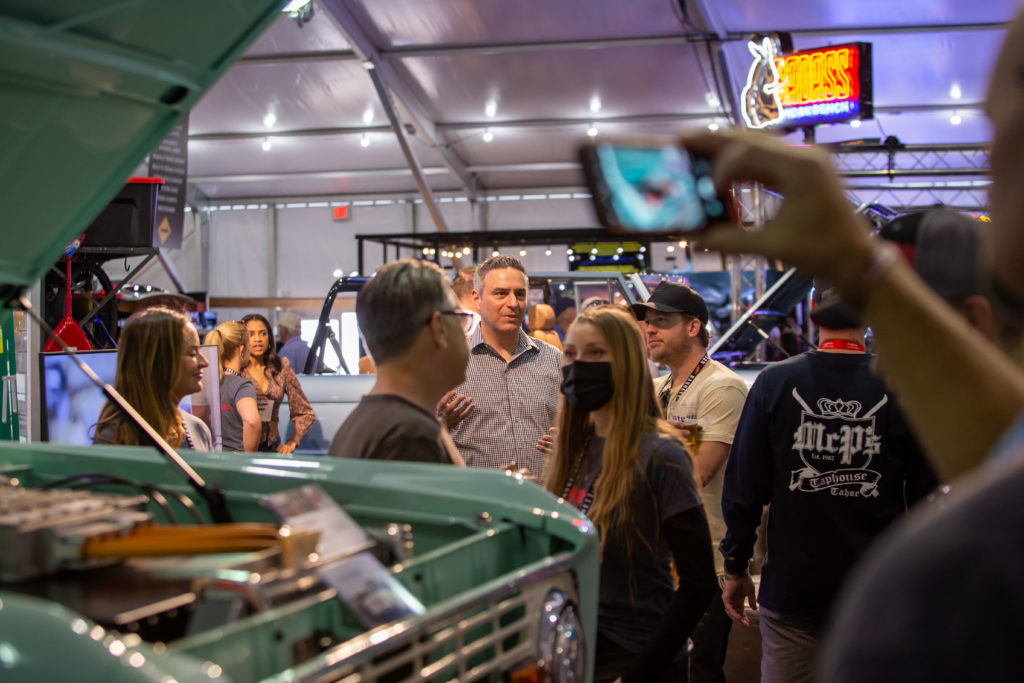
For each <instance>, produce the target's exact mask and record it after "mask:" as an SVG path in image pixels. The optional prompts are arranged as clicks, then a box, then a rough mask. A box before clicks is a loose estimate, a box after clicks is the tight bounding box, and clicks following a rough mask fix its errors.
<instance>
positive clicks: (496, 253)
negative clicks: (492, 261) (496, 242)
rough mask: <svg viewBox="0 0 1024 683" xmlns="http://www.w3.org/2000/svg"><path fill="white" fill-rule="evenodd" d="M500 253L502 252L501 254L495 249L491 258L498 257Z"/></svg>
mask: <svg viewBox="0 0 1024 683" xmlns="http://www.w3.org/2000/svg"><path fill="white" fill-rule="evenodd" d="M500 253H501V252H499V251H498V250H497V249H495V250H494V251H492V252H491V256H498V255H499V254H500Z"/></svg>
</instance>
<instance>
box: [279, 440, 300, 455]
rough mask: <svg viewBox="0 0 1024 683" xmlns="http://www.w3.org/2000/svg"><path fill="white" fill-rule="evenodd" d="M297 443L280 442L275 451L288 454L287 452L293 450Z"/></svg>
mask: <svg viewBox="0 0 1024 683" xmlns="http://www.w3.org/2000/svg"><path fill="white" fill-rule="evenodd" d="M297 445H298V444H294V443H292V442H291V441H285V442H284V443H283V444H280V445H279V446H278V447H277V452H278V453H280V454H281V455H288V454H289V453H291V452H293V451H294V450H295V447H296V446H297Z"/></svg>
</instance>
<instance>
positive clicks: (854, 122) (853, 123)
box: [850, 119, 860, 128]
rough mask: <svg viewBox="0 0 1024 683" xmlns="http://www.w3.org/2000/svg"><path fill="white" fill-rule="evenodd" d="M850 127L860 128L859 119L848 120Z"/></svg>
mask: <svg viewBox="0 0 1024 683" xmlns="http://www.w3.org/2000/svg"><path fill="white" fill-rule="evenodd" d="M850 128H860V119H854V120H853V121H850Z"/></svg>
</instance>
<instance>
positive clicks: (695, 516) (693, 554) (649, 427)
mask: <svg viewBox="0 0 1024 683" xmlns="http://www.w3.org/2000/svg"><path fill="white" fill-rule="evenodd" d="M564 346H565V349H564V356H563V366H562V376H563V381H562V394H563V398H562V402H561V406H560V408H559V416H558V419H557V423H558V427H559V430H558V435H557V437H556V441H555V449H554V454H553V456H552V460H551V463H550V465H549V468H548V476H547V481H546V482H545V485H546V487H547V489H548V490H549V491H551V492H552V493H555V494H556V495H560V496H562V497H563V498H565V499H566V501H568V502H569V503H570V504H572V505H574V506H575V507H577V508H579V509H580V510H581V511H583V512H584V513H586V514H587V515H588V516H589V517H590V519H591V521H592V522H593V523H594V524H595V526H596V527H597V529H598V531H599V533H600V535H601V580H600V588H599V593H598V614H599V616H598V623H597V643H596V647H595V650H596V652H597V660H596V669H595V677H594V681H595V682H596V683H603V682H605V683H610V682H612V681H620V680H621V681H624V682H625V683H632V682H634V681H635V682H640V681H643V682H645V683H654V682H658V683H660V682H661V681H672V682H673V683H678V682H679V681H685V680H686V677H687V662H686V655H685V650H686V648H685V644H686V639H687V638H688V637H689V635H690V632H691V631H692V630H693V628H694V627H695V626H696V625H697V622H698V621H700V618H701V616H702V615H703V614H704V611H705V610H706V609H707V606H708V604H709V603H710V601H711V600H712V599H713V598H714V597H715V596H716V594H717V593H718V582H717V580H716V577H715V567H714V562H713V559H712V555H711V537H710V534H709V532H708V525H707V520H706V519H705V517H704V509H703V506H702V504H701V498H700V493H699V490H698V488H697V483H696V481H695V479H694V475H693V465H692V463H691V461H690V456H689V454H688V453H687V451H686V450H685V447H684V446H683V444H682V443H681V442H680V441H679V440H678V438H677V437H676V436H675V430H673V429H672V427H671V426H669V425H668V424H667V423H665V422H664V421H663V420H662V419H661V414H660V410H659V408H658V405H657V403H656V401H655V397H654V387H653V384H652V382H651V376H650V374H649V373H648V372H647V361H646V357H645V356H644V351H643V339H642V337H641V335H640V332H639V330H638V329H637V326H636V323H635V322H634V320H633V318H632V316H631V315H630V314H629V313H628V312H626V311H624V310H622V309H621V308H619V307H615V306H604V307H598V308H591V309H588V310H586V311H584V312H583V313H582V314H581V315H580V316H579V317H578V318H576V320H575V322H574V323H573V324H572V326H571V327H570V328H569V331H568V333H567V334H566V337H565V343H564ZM673 561H674V563H675V566H676V569H677V571H678V574H679V584H678V588H676V587H675V585H674V582H673V577H672V571H671V564H672V562H673Z"/></svg>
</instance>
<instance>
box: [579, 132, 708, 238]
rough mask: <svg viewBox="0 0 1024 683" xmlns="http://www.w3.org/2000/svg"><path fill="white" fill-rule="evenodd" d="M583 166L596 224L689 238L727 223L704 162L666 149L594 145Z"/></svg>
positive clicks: (672, 148) (675, 148)
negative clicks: (724, 220)
mask: <svg viewBox="0 0 1024 683" xmlns="http://www.w3.org/2000/svg"><path fill="white" fill-rule="evenodd" d="M582 156H583V163H584V168H585V170H586V175H587V179H588V181H589V182H590V184H591V189H592V191H593V196H594V202H595V205H596V207H597V211H598V217H599V218H600V220H601V222H602V223H604V224H605V225H607V226H608V227H610V228H615V229H619V230H625V231H630V232H652V233H682V232H693V231H695V230H701V229H703V228H705V227H707V226H708V225H709V224H710V223H714V222H718V221H721V220H723V219H725V218H726V217H727V215H728V214H727V208H726V205H725V202H724V201H723V200H722V199H721V198H720V197H719V196H718V193H717V192H716V191H715V186H714V182H713V181H712V179H711V177H710V164H709V163H708V161H707V160H706V159H703V158H699V157H693V156H691V155H690V154H689V153H688V152H687V151H686V150H685V149H683V148H681V147H679V146H678V145H676V144H674V142H672V143H667V144H665V145H662V146H642V145H636V144H628V143H625V144H616V143H615V142H612V141H610V142H596V143H594V144H592V145H587V146H586V147H584V149H583V152H582Z"/></svg>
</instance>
